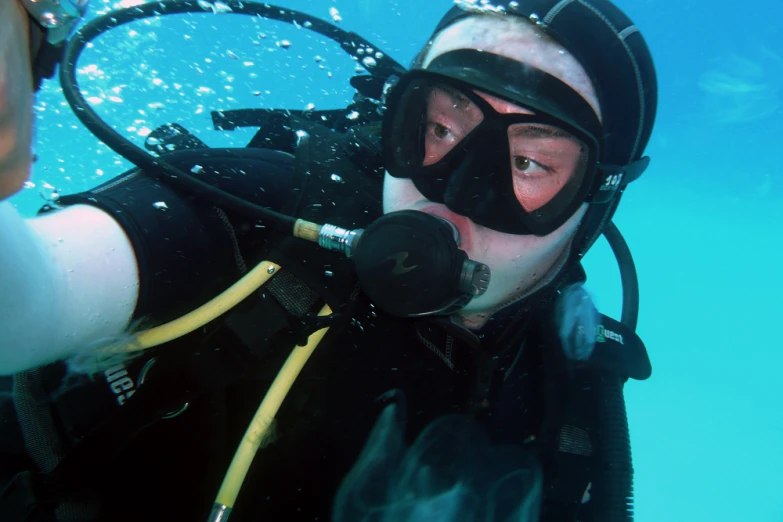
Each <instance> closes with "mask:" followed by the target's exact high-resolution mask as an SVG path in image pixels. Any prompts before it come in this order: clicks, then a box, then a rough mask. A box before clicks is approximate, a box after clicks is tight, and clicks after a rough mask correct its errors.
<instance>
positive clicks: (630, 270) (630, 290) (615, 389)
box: [591, 222, 639, 522]
mask: <svg viewBox="0 0 783 522" xmlns="http://www.w3.org/2000/svg"><path fill="white" fill-rule="evenodd" d="M603 233H604V236H605V237H606V240H607V241H608V242H609V246H610V247H611V248H612V251H613V252H614V255H615V257H616V258H617V263H618V265H619V267H620V279H621V281H622V287H623V309H622V319H621V322H622V323H623V324H624V325H625V326H627V327H628V328H630V330H631V331H632V332H635V331H636V324H637V320H638V316H639V279H638V276H637V273H636V267H635V265H634V262H633V258H632V256H631V250H630V249H629V248H628V244H627V243H626V242H625V239H624V238H623V236H622V234H621V233H620V231H619V230H618V229H617V226H616V225H615V224H614V222H610V223H609V224H608V225H607V227H606V228H605V229H604V232H603ZM625 381H626V379H625V378H624V377H623V376H620V375H617V374H615V373H605V372H602V373H599V374H596V375H595V377H594V379H593V382H592V387H593V389H594V390H595V394H596V395H595V396H596V399H597V402H596V403H595V404H598V407H597V408H596V412H597V416H598V418H597V419H596V428H597V429H596V432H595V433H594V434H593V437H594V440H593V443H594V451H595V457H596V459H595V460H596V463H597V466H596V468H595V470H594V482H593V487H592V491H591V496H592V500H591V502H595V508H596V513H597V517H596V519H597V520H601V521H605V522H630V521H632V520H633V460H632V456H631V435H630V431H629V429H628V415H627V413H626V408H625V398H624V396H623V386H624V384H625Z"/></svg>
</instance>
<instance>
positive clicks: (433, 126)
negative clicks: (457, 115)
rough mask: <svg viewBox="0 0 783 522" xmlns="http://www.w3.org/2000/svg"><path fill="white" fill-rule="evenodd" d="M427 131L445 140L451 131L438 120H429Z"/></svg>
mask: <svg viewBox="0 0 783 522" xmlns="http://www.w3.org/2000/svg"><path fill="white" fill-rule="evenodd" d="M427 133H428V134H431V135H432V136H434V137H435V138H437V139H439V140H445V139H446V138H448V137H449V136H451V135H452V132H451V131H450V130H449V128H448V127H446V126H445V125H443V124H441V123H438V122H429V123H428V125H427Z"/></svg>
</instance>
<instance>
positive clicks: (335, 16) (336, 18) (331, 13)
mask: <svg viewBox="0 0 783 522" xmlns="http://www.w3.org/2000/svg"><path fill="white" fill-rule="evenodd" d="M329 16H331V17H332V20H334V23H336V24H339V23H340V22H342V21H343V17H342V16H340V11H338V10H337V8H336V7H332V8H331V9H329Z"/></svg>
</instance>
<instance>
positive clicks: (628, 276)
mask: <svg viewBox="0 0 783 522" xmlns="http://www.w3.org/2000/svg"><path fill="white" fill-rule="evenodd" d="M604 237H606V240H607V241H608V242H609V246H610V247H611V248H612V252H614V257H615V258H616V259H617V264H618V266H619V267H620V280H621V281H622V287H623V311H622V316H621V318H620V322H621V323H623V324H624V325H625V326H627V327H628V328H630V330H631V331H632V332H635V331H636V324H637V321H638V319H639V278H638V276H637V274H636V265H635V264H634V262H633V256H632V255H631V249H630V248H628V243H626V242H625V239H624V238H623V235H622V234H621V233H620V231H619V230H618V229H617V225H615V224H614V221H610V222H609V224H608V225H607V226H606V228H605V229H604Z"/></svg>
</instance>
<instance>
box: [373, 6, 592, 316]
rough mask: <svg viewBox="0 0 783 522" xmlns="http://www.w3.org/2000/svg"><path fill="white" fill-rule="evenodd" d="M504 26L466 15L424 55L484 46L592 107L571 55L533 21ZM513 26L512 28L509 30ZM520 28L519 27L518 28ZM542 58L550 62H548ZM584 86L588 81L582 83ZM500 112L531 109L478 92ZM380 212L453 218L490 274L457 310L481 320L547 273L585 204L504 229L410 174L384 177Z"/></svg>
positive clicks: (464, 245)
mask: <svg viewBox="0 0 783 522" xmlns="http://www.w3.org/2000/svg"><path fill="white" fill-rule="evenodd" d="M526 28H527V26H526V25H525V26H521V27H520V24H518V23H516V22H515V23H514V25H513V27H509V24H508V23H507V22H504V21H503V19H500V20H498V19H495V18H494V17H476V18H468V19H465V20H463V21H461V22H458V23H456V24H454V25H453V26H451V27H449V28H447V29H446V30H444V31H443V32H442V33H440V35H438V37H437V38H436V39H435V41H434V43H433V45H432V47H431V50H430V52H429V54H428V56H427V60H425V66H426V64H427V63H429V62H430V61H431V60H432V59H433V58H434V57H436V56H438V55H440V54H443V53H445V52H448V51H452V50H455V49H460V48H472V49H483V50H485V51H489V52H493V53H495V54H501V55H504V56H506V57H508V58H512V59H514V60H517V61H520V62H524V63H528V64H530V65H533V66H534V67H537V68H540V69H543V70H545V71H547V72H548V73H549V74H552V75H554V76H557V77H558V78H559V79H560V80H561V81H564V82H565V83H567V84H569V85H570V86H571V87H572V88H574V89H575V90H577V92H579V93H580V94H582V95H583V96H584V97H585V99H587V100H588V102H590V103H591V105H593V107H594V108H596V109H597V107H598V105H597V102H596V97H595V93H594V91H593V89H592V86H591V85H590V82H589V80H588V78H587V75H586V73H585V72H584V70H583V69H582V67H581V66H580V65H579V63H578V62H577V61H576V60H575V59H574V58H573V57H571V56H570V55H568V54H565V55H564V54H562V53H561V48H560V47H559V46H558V45H557V44H555V43H554V42H552V41H551V40H547V39H543V38H540V37H539V36H538V35H536V34H535V27H533V26H532V25H531V26H530V27H529V30H527V29H526ZM511 29H513V30H511ZM520 29H521V30H520ZM547 58H549V59H551V60H552V61H553V62H554V63H547ZM585 86H587V87H585ZM477 94H479V95H480V96H481V97H482V98H484V99H485V100H486V101H487V102H488V103H489V104H490V105H491V106H492V108H494V109H495V110H496V111H497V112H499V113H504V114H531V112H530V111H529V110H527V109H525V108H523V107H520V106H518V105H514V104H513V103H510V102H508V101H505V100H501V99H498V98H495V97H493V96H490V95H488V94H486V93H482V92H477ZM383 205H384V212H393V211H397V210H406V209H407V210H418V211H422V212H426V213H429V214H433V215H436V216H440V217H443V218H446V219H448V220H449V221H451V222H452V223H454V224H455V225H456V226H457V228H458V229H459V231H460V235H461V238H462V242H461V245H460V248H461V249H462V250H464V251H465V252H466V253H467V254H468V256H469V257H470V258H471V259H473V260H476V261H481V262H483V263H486V264H487V265H489V267H490V269H491V271H492V280H491V283H490V285H489V289H488V290H487V292H486V293H485V294H484V295H482V296H480V297H477V298H475V299H473V300H472V301H471V302H470V303H469V304H468V306H466V307H465V308H464V309H463V310H462V312H461V315H463V318H464V319H465V322H466V324H467V325H469V326H478V325H480V324H481V323H482V322H483V321H484V320H486V318H488V317H489V315H490V314H491V313H492V312H493V311H495V310H496V309H498V308H499V307H501V306H503V305H505V304H506V303H508V302H509V301H511V300H513V299H516V298H518V297H520V296H521V295H523V294H525V293H526V292H528V291H530V290H531V289H533V287H535V285H536V284H538V283H539V282H541V281H542V279H545V278H546V277H547V276H549V275H550V274H551V273H552V272H553V270H555V269H556V267H557V265H558V263H559V262H560V261H561V260H562V258H563V255H564V253H565V250H566V248H567V247H568V245H569V243H570V241H571V239H572V237H573V235H574V232H575V231H576V229H577V227H578V226H579V223H580V221H581V219H582V217H583V216H584V214H585V212H586V210H587V204H583V205H582V206H581V207H580V208H579V209H578V210H577V212H576V213H575V214H574V215H573V216H571V218H570V219H569V220H568V221H567V222H566V223H564V224H563V225H562V226H561V227H560V228H558V229H557V230H555V231H554V232H552V233H551V234H549V235H547V236H542V237H538V236H533V235H524V236H523V235H512V234H504V233H502V232H498V231H495V230H492V229H489V228H486V227H483V226H481V225H478V224H476V223H474V222H473V221H472V220H471V219H469V218H467V217H465V216H462V215H459V214H456V213H454V212H452V211H451V210H450V209H448V208H447V207H446V206H445V205H443V204H440V203H435V202H433V201H430V200H428V199H427V198H425V197H424V196H423V195H422V194H421V192H419V190H418V189H417V188H416V186H415V185H414V184H413V182H412V181H411V180H410V179H405V178H394V177H392V176H390V175H389V174H388V173H387V174H386V177H385V183H384V193H383Z"/></svg>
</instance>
